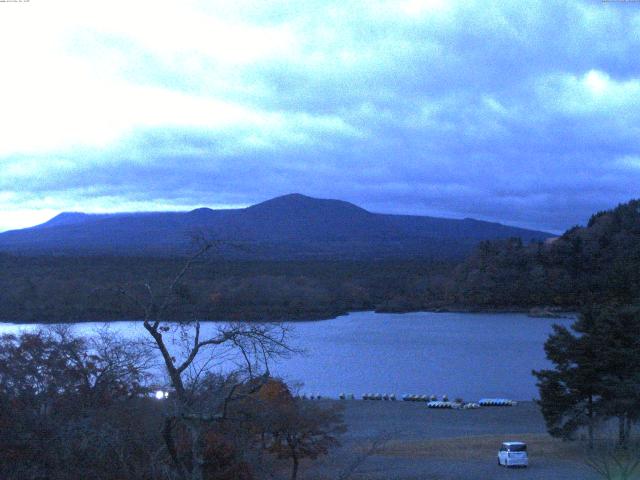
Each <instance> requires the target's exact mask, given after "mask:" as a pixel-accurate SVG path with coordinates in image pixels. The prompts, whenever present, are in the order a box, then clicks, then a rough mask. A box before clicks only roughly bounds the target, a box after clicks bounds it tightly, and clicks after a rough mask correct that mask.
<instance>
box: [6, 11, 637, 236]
mask: <svg viewBox="0 0 640 480" xmlns="http://www.w3.org/2000/svg"><path fill="white" fill-rule="evenodd" d="M0 41H1V42H2V45H3V48H2V49H0V62H1V64H2V65H3V66H5V68H4V69H3V70H4V72H5V73H4V74H3V78H2V79H1V80H0V87H1V88H0V105H2V110H1V111H0V132H1V133H0V135H1V138H2V140H1V141H0V230H3V229H8V228H16V227H22V226H27V225H30V224H35V223H38V222H40V221H43V220H45V219H46V218H48V217H50V216H52V215H53V214H55V213H57V212H59V211H63V210H82V211H93V212H105V211H124V210H174V209H190V208H195V207H198V206H211V207H214V208H215V207H225V206H226V207H237V206H243V205H249V204H252V203H255V202H258V201H261V200H264V199H267V198H270V197H272V196H276V195H280V194H285V193H290V192H301V193H305V194H308V195H312V196H319V197H333V198H341V199H345V200H349V201H352V202H354V203H357V204H359V205H361V206H363V207H365V208H368V209H370V210H373V211H381V212H390V213H415V214H424V215H436V216H450V217H456V218H461V217H475V218H479V219H486V220H495V221H501V222H504V223H509V224H514V225H519V226H524V227H533V228H539V229H546V230H551V231H561V230H564V229H565V228H568V227H570V226H572V225H574V224H576V223H584V222H585V221H586V220H587V218H588V216H589V215H590V214H591V213H593V212H594V211H596V210H601V209H604V208H609V207H611V206H614V205H615V204H617V203H619V202H623V201H626V200H628V199H630V198H632V197H637V196H638V190H639V187H640V148H639V147H640V145H639V142H640V135H639V134H640V64H639V63H638V62H637V52H638V51H640V9H638V8H637V7H635V8H634V5H633V4H628V3H601V2H589V1H577V0H567V1H558V2H548V1H539V2H536V1H532V2H527V3H526V4H522V3H520V2H497V1H491V0H484V1H477V2H476V1H460V2H456V1H440V0H406V1H382V0H380V1H348V2H345V1H331V0H327V1H319V0H311V1H307V2H286V1H274V2H260V1H257V0H254V1H248V0H240V1H236V2H226V1H219V2H215V1H214V2H205V1H183V2H163V1H153V2H152V1H145V0H141V1H137V2H124V1H112V2H102V4H97V3H93V2H92V3H91V4H88V3H87V2H80V1H78V2H76V1H65V0H61V1H58V2H47V3H46V4H45V3H44V2H30V3H24V4H19V3H6V4H0Z"/></svg>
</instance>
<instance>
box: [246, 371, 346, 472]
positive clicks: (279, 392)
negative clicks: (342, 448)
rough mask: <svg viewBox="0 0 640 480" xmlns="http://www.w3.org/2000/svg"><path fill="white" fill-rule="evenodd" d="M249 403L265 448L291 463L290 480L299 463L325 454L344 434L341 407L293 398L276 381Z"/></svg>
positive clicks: (283, 385)
mask: <svg viewBox="0 0 640 480" xmlns="http://www.w3.org/2000/svg"><path fill="white" fill-rule="evenodd" d="M251 403H252V406H251V407H252V410H253V411H254V412H255V415H254V425H255V427H256V428H257V431H258V432H259V434H260V437H261V441H262V444H263V446H264V448H265V449H266V450H267V451H269V452H271V453H273V454H275V455H276V456H277V457H278V458H280V459H286V460H290V461H291V477H290V478H291V480H296V479H297V478H298V469H299V466H300V461H301V460H303V459H312V460H313V459H316V458H318V457H320V456H322V455H326V454H327V453H329V449H330V448H331V447H334V446H338V445H339V442H338V436H339V435H340V434H342V433H344V432H345V431H346V427H345V424H344V422H343V418H342V408H341V406H339V405H332V406H322V405H320V404H318V403H316V402H314V401H310V400H305V399H301V398H295V397H294V396H293V395H292V394H291V392H290V390H289V388H288V387H287V385H286V384H285V383H284V382H282V381H279V380H275V379H272V380H269V381H268V382H267V383H265V384H264V385H263V386H262V387H261V388H260V390H259V391H258V392H257V394H256V395H254V396H253V397H252V398H251Z"/></svg>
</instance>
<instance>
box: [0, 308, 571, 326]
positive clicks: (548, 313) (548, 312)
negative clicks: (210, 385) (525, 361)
mask: <svg viewBox="0 0 640 480" xmlns="http://www.w3.org/2000/svg"><path fill="white" fill-rule="evenodd" d="M359 312H373V313H376V314H401V315H402V314H405V313H407V314H408V313H421V312H425V313H469V314H476V313H477V314H510V313H524V314H527V316H528V317H529V318H557V319H572V318H575V317H576V316H577V309H572V310H564V309H563V310H559V309H555V308H550V307H533V308H522V307H513V308H478V307H464V306H455V307H454V306H451V307H435V308H424V309H415V310H414V309H412V310H409V309H406V310H405V309H385V308H382V309H363V310H349V311H345V312H332V313H331V314H329V316H322V315H318V316H310V317H305V318H296V317H292V318H275V319H270V318H267V319H244V320H239V319H222V320H221V319H207V318H205V319H201V320H200V321H201V322H212V323H224V322H243V323H260V322H263V323H279V322H290V323H298V322H321V321H324V320H335V319H336V318H338V317H343V316H346V315H349V314H352V313H359ZM142 321H143V319H139V318H138V319H133V318H116V319H104V318H95V319H82V320H76V319H74V320H51V321H47V320H41V321H22V320H15V319H13V320H5V319H0V324H3V325H61V324H77V323H117V322H142ZM163 321H167V322H176V323H177V322H187V321H191V320H184V319H179V318H169V319H166V320H163Z"/></svg>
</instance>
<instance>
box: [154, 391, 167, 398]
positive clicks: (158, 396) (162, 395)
mask: <svg viewBox="0 0 640 480" xmlns="http://www.w3.org/2000/svg"><path fill="white" fill-rule="evenodd" d="M167 396H168V395H165V392H163V391H162V390H156V398H157V399H158V400H162V399H164V398H166V397H167Z"/></svg>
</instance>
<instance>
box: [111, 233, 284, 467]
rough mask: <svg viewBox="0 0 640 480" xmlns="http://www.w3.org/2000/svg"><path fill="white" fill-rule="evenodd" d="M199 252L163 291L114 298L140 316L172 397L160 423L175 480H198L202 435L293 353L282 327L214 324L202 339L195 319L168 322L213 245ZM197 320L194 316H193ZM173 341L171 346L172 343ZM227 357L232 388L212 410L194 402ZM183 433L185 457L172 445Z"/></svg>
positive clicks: (128, 292) (227, 388) (128, 290)
mask: <svg viewBox="0 0 640 480" xmlns="http://www.w3.org/2000/svg"><path fill="white" fill-rule="evenodd" d="M199 243H200V247H199V248H198V250H197V252H196V253H195V254H193V255H192V256H191V257H190V258H189V259H188V260H187V261H185V264H184V265H183V267H182V269H181V270H180V271H179V272H178V273H177V275H176V276H175V277H174V278H173V279H172V280H171V281H170V283H169V285H168V286H166V287H165V288H163V289H155V288H154V287H152V285H151V284H150V283H149V282H145V284H144V286H143V289H142V290H141V291H138V292H135V291H134V290H133V289H131V288H122V289H121V290H120V293H121V294H122V295H124V296H125V297H126V298H128V299H129V300H130V301H131V302H133V303H134V304H135V305H137V306H138V307H139V309H140V311H141V313H142V315H143V326H144V328H145V330H146V331H147V333H148V334H149V336H150V337H151V339H152V341H153V344H154V346H155V348H156V349H157V350H158V351H159V352H160V355H161V357H162V363H163V366H164V370H165V372H166V373H167V375H168V377H169V381H170V383H171V386H172V387H173V390H174V391H175V395H174V400H173V410H172V411H171V413H170V414H168V415H167V416H166V418H165V422H164V429H163V432H162V434H163V438H164V442H165V445H166V448H167V451H168V453H169V455H170V457H171V460H172V463H173V465H174V468H175V471H176V473H177V475H178V476H179V477H180V478H184V479H191V480H202V479H203V478H204V471H205V464H206V459H205V450H206V446H205V444H204V434H205V432H206V431H207V430H209V429H211V428H212V426H213V425H216V424H217V425H220V424H223V423H224V422H227V421H229V420H231V419H230V418H229V415H228V412H229V409H228V405H229V404H230V403H231V402H235V401H237V400H238V399H241V398H244V397H246V396H247V395H250V394H252V393H253V392H255V391H257V390H258V389H259V388H260V386H261V385H262V383H263V382H264V381H265V380H266V379H267V378H268V376H269V364H270V362H271V361H272V360H274V359H275V358H278V357H283V356H287V355H288V354H290V353H291V352H292V351H293V349H292V348H291V347H290V346H289V345H288V335H289V330H288V328H287V327H286V326H285V325H283V324H264V323H240V322H235V323H224V324H217V326H216V327H215V328H214V330H213V331H212V332H209V333H207V334H205V333H204V332H203V328H202V325H201V322H200V321H199V320H198V319H197V318H193V319H189V320H183V321H178V322H168V321H167V320H166V318H165V316H166V313H167V310H168V309H169V308H175V307H176V306H179V305H180V302H181V301H183V302H184V297H185V295H184V291H185V289H184V286H183V284H182V281H183V279H184V278H185V276H186V275H187V273H188V272H189V271H190V270H191V269H192V268H193V266H194V264H195V263H196V262H198V261H199V260H201V259H202V258H203V257H204V256H205V254H207V253H208V252H209V251H210V250H212V249H213V248H214V247H218V246H219V243H218V242H212V241H205V240H203V238H202V237H201V238H200V239H199ZM196 317H197V315H196ZM176 338H177V342H176ZM230 353H233V354H235V355H236V357H237V358H238V359H240V361H241V362H242V364H243V368H241V369H238V370H239V371H241V372H236V374H235V375H233V376H230V377H229V378H231V379H233V382H232V384H229V382H226V384H225V385H224V388H221V389H219V390H218V398H217V400H216V401H215V403H216V405H213V406H212V405H207V408H206V411H203V408H202V402H195V401H194V398H195V397H194V395H195V392H196V391H197V390H198V382H199V381H200V380H202V379H203V378H204V377H205V376H206V375H204V374H205V373H206V372H207V371H208V369H209V367H211V366H212V365H217V364H219V363H220V362H221V361H222V360H224V359H225V358H228V355H230ZM179 427H183V428H184V429H186V431H187V432H188V436H189V443H190V448H189V454H188V455H182V454H181V453H180V452H179V451H178V447H177V445H176V432H177V429H178V428H179Z"/></svg>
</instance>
